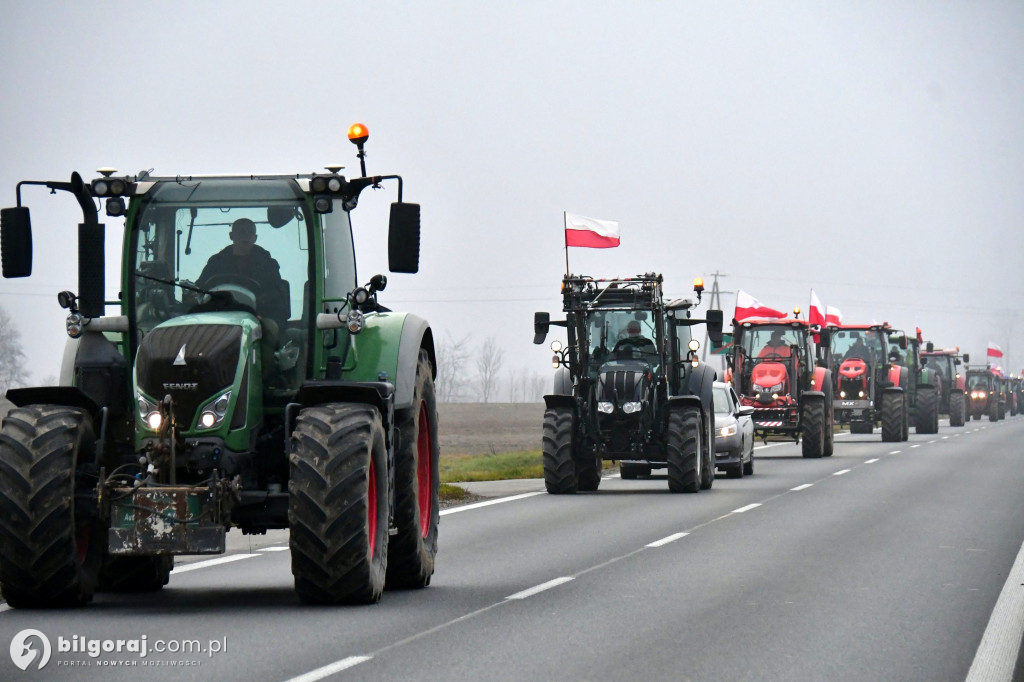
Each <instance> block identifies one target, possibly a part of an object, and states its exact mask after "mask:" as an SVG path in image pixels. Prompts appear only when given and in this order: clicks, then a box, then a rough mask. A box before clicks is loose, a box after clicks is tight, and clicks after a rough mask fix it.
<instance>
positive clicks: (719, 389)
mask: <svg viewBox="0 0 1024 682" xmlns="http://www.w3.org/2000/svg"><path fill="white" fill-rule="evenodd" d="M712 395H713V396H714V400H715V414H732V407H731V406H730V405H729V387H728V386H715V387H714V389H713V390H712Z"/></svg>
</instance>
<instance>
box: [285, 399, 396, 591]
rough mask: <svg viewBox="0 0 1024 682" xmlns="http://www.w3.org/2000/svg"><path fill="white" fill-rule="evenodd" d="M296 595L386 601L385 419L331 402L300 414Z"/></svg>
mask: <svg viewBox="0 0 1024 682" xmlns="http://www.w3.org/2000/svg"><path fill="white" fill-rule="evenodd" d="M288 462H289V468H290V474H291V480H290V481H289V483H288V492H289V501H288V521H289V524H290V527H291V535H290V541H289V544H290V546H291V552H292V574H293V575H294V576H295V591H296V592H297V593H298V595H299V598H301V599H302V601H304V602H306V603H309V604H369V603H373V602H376V601H378V600H379V599H380V596H381V593H382V592H383V591H384V576H385V572H386V570H387V560H388V469H387V466H388V462H387V449H386V447H385V445H384V427H383V425H382V424H381V419H380V414H379V413H378V412H377V410H376V408H374V407H372V406H370V405H361V404H345V403H332V404H326V405H317V406H315V407H307V408H305V409H303V410H302V411H300V412H299V416H298V419H297V421H296V424H295V430H294V431H293V432H292V438H291V452H290V454H289V456H288Z"/></svg>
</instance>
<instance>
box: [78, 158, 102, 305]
mask: <svg viewBox="0 0 1024 682" xmlns="http://www.w3.org/2000/svg"><path fill="white" fill-rule="evenodd" d="M71 193H72V194H74V195H75V198H76V199H78V204H79V206H81V207H82V222H81V223H79V225H78V309H79V311H81V313H82V315H84V316H85V317H103V313H104V310H105V308H106V305H105V304H106V255H105V254H106V249H105V244H106V228H105V227H104V225H103V224H102V223H101V222H99V217H98V211H97V210H96V204H94V203H93V198H92V194H90V193H89V188H88V185H86V184H85V182H84V181H83V180H82V176H81V175H79V174H78V173H72V174H71Z"/></svg>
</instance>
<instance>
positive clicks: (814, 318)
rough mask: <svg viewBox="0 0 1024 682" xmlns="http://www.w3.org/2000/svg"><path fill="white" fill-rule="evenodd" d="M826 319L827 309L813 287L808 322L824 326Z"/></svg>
mask: <svg viewBox="0 0 1024 682" xmlns="http://www.w3.org/2000/svg"><path fill="white" fill-rule="evenodd" d="M825 319H826V318H825V309H824V308H823V307H822V305H821V301H820V300H819V299H818V295H817V294H816V293H814V289H811V305H810V307H808V309H807V322H808V323H809V324H817V325H821V326H824V324H825Z"/></svg>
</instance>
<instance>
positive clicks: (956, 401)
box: [949, 391, 966, 426]
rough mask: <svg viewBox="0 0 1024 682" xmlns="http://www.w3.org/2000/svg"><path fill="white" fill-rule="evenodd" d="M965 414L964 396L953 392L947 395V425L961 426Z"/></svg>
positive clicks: (958, 392)
mask: <svg viewBox="0 0 1024 682" xmlns="http://www.w3.org/2000/svg"><path fill="white" fill-rule="evenodd" d="M965 414H966V410H965V407H964V394H963V393H961V392H960V391H954V392H953V393H951V394H950V395H949V425H950V426H963V425H964V415H965Z"/></svg>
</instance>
